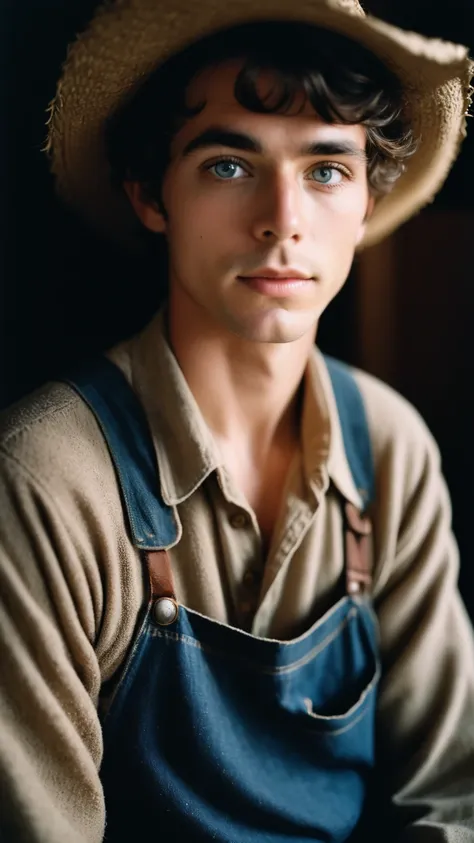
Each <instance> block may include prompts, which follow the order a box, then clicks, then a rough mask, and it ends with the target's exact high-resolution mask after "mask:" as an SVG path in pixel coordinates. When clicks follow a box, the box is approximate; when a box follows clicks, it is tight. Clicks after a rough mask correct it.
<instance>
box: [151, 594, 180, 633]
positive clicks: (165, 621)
mask: <svg viewBox="0 0 474 843" xmlns="http://www.w3.org/2000/svg"><path fill="white" fill-rule="evenodd" d="M153 617H154V618H155V621H156V623H157V624H159V625H160V626H168V625H169V624H170V623H174V621H175V620H176V618H177V617H178V604H177V603H176V601H175V600H173V599H172V598H171V597H160V598H159V600H157V601H156V603H155V604H154V606H153Z"/></svg>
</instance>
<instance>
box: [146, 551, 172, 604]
mask: <svg viewBox="0 0 474 843" xmlns="http://www.w3.org/2000/svg"><path fill="white" fill-rule="evenodd" d="M145 558H146V562H147V565H148V577H149V580H150V600H151V601H152V602H154V601H155V600H158V598H159V597H171V599H172V600H176V595H175V592H174V584H173V574H172V571H171V562H170V558H169V556H168V552H167V551H166V550H149V551H148V552H147V553H145Z"/></svg>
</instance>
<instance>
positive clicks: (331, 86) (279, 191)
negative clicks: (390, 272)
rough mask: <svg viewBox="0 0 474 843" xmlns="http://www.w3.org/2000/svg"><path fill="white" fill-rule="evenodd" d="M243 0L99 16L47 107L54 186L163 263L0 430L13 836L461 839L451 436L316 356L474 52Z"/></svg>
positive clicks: (7, 782)
mask: <svg viewBox="0 0 474 843" xmlns="http://www.w3.org/2000/svg"><path fill="white" fill-rule="evenodd" d="M253 5H254V4H250V3H246V2H245V0H237V2H235V3H234V4H232V6H229V7H224V6H214V5H213V4H212V3H211V2H207V0H200V2H199V4H197V3H196V4H194V5H193V4H192V3H189V2H188V3H187V4H186V5H185V6H183V8H180V7H179V6H176V4H175V3H172V2H171V0H169V2H167V0H165V2H162V3H160V4H159V5H158V4H152V3H147V2H146V0H134V2H131V0H122V1H121V2H116V3H113V4H107V6H106V7H104V8H103V9H101V10H100V11H99V13H98V14H97V16H96V18H95V19H94V21H93V22H92V24H91V26H90V28H89V30H88V31H87V33H85V34H84V35H83V36H81V38H80V39H78V41H77V42H76V44H75V45H74V46H73V48H72V49H71V51H70V53H69V56H68V60H67V62H66V65H65V68H64V72H63V76H62V79H61V82H60V86H59V89H58V94H57V97H56V99H55V102H54V103H53V106H52V110H51V119H50V136H49V146H50V150H51V154H52V161H53V169H54V172H55V173H56V176H57V181H58V187H59V190H60V192H61V194H62V196H63V197H64V198H66V199H67V201H69V202H70V203H71V204H72V205H73V206H74V207H76V208H77V209H78V210H80V212H81V213H83V214H84V215H85V216H86V217H88V218H89V219H90V221H91V222H93V223H94V224H95V225H97V226H100V227H101V228H102V230H103V231H104V232H107V233H108V234H110V235H112V236H113V237H115V238H119V239H120V240H122V241H125V240H128V241H129V244H130V247H131V248H137V249H138V248H145V247H148V246H149V247H150V248H151V249H152V250H153V248H154V245H155V244H156V241H158V240H159V239H160V238H161V241H163V240H165V242H166V246H167V252H168V270H167V275H166V277H165V278H163V277H162V276H161V277H160V270H159V268H157V284H161V285H163V286H164V287H165V289H166V297H165V304H164V306H163V308H162V310H161V311H160V312H159V314H158V315H157V316H156V317H155V319H154V320H153V321H152V322H151V324H150V325H149V326H148V327H147V328H146V329H145V331H144V332H143V333H142V334H141V335H139V336H138V337H135V338H132V339H131V340H129V341H127V342H124V343H123V344H122V345H121V346H119V347H118V348H115V349H113V350H112V351H111V352H109V353H108V355H107V357H104V359H103V360H98V361H96V362H95V363H94V365H93V366H92V367H89V368H88V369H87V370H85V371H82V372H79V373H76V374H75V375H74V376H71V380H70V382H68V383H61V384H59V383H55V384H48V385H46V386H45V387H44V388H42V389H40V390H39V391H38V392H37V393H35V395H33V396H31V397H29V398H28V399H26V400H25V401H23V402H21V403H20V404H19V405H18V406H17V407H16V408H12V409H11V410H10V411H9V412H8V413H7V414H6V416H5V418H4V420H3V427H2V438H1V443H2V444H1V482H0V512H1V527H0V560H1V561H0V577H1V595H2V601H3V603H2V611H1V615H0V619H1V622H2V627H3V629H2V642H3V645H2V646H3V650H2V669H1V673H0V717H1V729H0V735H1V743H0V747H1V749H0V769H1V776H2V805H1V821H0V822H1V823H2V832H3V837H2V840H6V841H9V843H10V841H12V843H13V841H25V842H26V843H33V841H34V843H40V841H41V843H65V841H67V843H69V842H70V843H99V841H101V840H103V839H104V834H105V840H107V841H110V843H119V841H120V843H121V841H130V840H132V839H140V840H144V839H148V838H150V836H153V838H154V839H156V840H162V839H163V840H170V839H171V840H176V841H193V842H194V841H208V840H209V841H210V840H216V841H227V843H241V842H242V843H244V841H245V843H250V841H252V843H257V841H272V843H282V842H283V841H300V843H301V842H302V841H308V840H314V841H345V840H349V839H351V840H355V839H360V840H364V841H366V840H367V839H369V838H370V837H374V839H379V840H384V841H390V840H397V841H404V843H408V841H426V843H438V841H452V842H453V843H454V841H457V842H458V843H461V842H462V843H468V841H469V843H472V841H474V648H473V639H472V632H471V628H470V625H469V622H468V620H467V617H466V614H465V611H464V609H463V606H462V604H461V601H460V597H459V595H458V592H457V589H456V576H457V569H458V559H457V551H456V546H455V542H454V539H453V536H452V534H451V531H450V504H449V498H448V494H447V491H446V487H445V484H444V482H443V479H442V475H441V473H440V462H439V454H438V451H437V448H436V445H435V443H434V442H433V440H432V438H431V436H430V434H429V432H428V431H427V429H426V427H425V425H424V424H423V422H422V421H421V419H420V418H419V416H418V415H417V413H416V412H415V411H414V409H413V408H412V407H410V406H409V405H408V404H407V403H406V402H405V401H404V400H403V399H402V398H401V397H400V396H398V395H397V394H395V393H394V392H393V391H392V390H390V389H389V388H388V387H387V386H385V385H383V384H381V383H380V382H378V381H376V380H375V379H373V378H371V377H370V376H368V375H367V374H364V373H362V372H359V371H356V372H351V371H349V370H348V369H346V368H345V367H344V366H341V365H340V364H337V363H336V362H335V361H332V360H330V359H327V358H325V357H323V355H322V354H321V353H320V352H319V350H318V349H317V348H316V347H315V346H314V342H315V337H316V330H317V325H318V320H319V317H320V315H321V313H322V312H323V310H324V309H325V308H326V307H327V305H328V304H329V303H330V301H331V300H332V298H333V297H334V296H335V295H336V294H337V292H338V290H339V289H340V288H341V287H342V285H343V284H344V281H345V279H346V277H347V275H348V272H349V269H350V266H351V263H352V260H353V256H354V252H355V250H356V249H357V248H358V247H361V246H364V245H367V244H370V243H373V242H375V241H376V240H377V239H380V238H381V237H383V236H384V235H386V234H388V233H389V232H390V231H391V230H393V229H394V228H395V227H396V226H397V225H398V224H400V223H401V222H403V221H404V220H405V219H407V218H408V217H409V216H410V215H411V214H413V213H414V212H415V211H416V210H418V209H419V208H421V207H422V206H423V205H424V204H425V203H426V202H428V201H429V200H430V199H431V198H432V196H433V195H434V193H435V192H436V190H437V189H438V188H439V187H440V185H441V184H442V182H443V180H444V178H445V176H446V174H447V172H448V170H449V167H450V165H451V163H452V161H453V160H454V158H455V155H456V152H457V149H458V146H459V142H460V139H461V138H462V135H463V132H464V117H465V113H466V111H467V107H468V100H469V91H470V89H469V80H470V76H471V64H470V62H469V60H468V58H467V56H466V51H465V50H464V48H462V47H459V46H456V45H451V44H442V43H440V42H434V41H428V40H426V39H424V38H422V37H419V36H417V35H414V34H410V35H407V34H405V33H402V32H400V31H399V30H397V29H395V28H393V27H390V26H387V25H385V24H383V23H382V22H380V21H376V20H375V19H372V18H369V17H365V16H364V15H363V13H362V11H361V9H360V7H359V6H358V5H357V2H356V0H346V2H343V0H339V2H337V0H333V2H323V0H313V2H312V3H305V2H300V4H299V8H296V7H295V5H294V4H290V3H287V2H285V0H272V2H271V1H270V0H269V2H265V3H264V4H262V5H261V6H260V8H259V10H258V13H257V11H256V10H255V9H253ZM257 15H258V18H257V17H256V16H257ZM149 241H150V242H149ZM161 272H163V270H161ZM380 283H381V284H383V278H381V279H380ZM133 294H134V288H133V279H131V287H130V295H133ZM374 610H375V611H374Z"/></svg>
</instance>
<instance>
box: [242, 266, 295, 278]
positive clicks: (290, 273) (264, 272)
mask: <svg viewBox="0 0 474 843" xmlns="http://www.w3.org/2000/svg"><path fill="white" fill-rule="evenodd" d="M240 277H241V278H243V279H244V280H247V279H250V278H267V279H268V280H276V281H288V280H294V279H298V280H300V281H311V280H312V276H311V275H308V274H307V273H305V272H302V271H301V270H300V269H294V268H293V267H285V268H284V269H283V268H281V269H275V268H273V267H268V266H267V267H263V268H262V269H257V270H255V271H254V272H252V274H251V275H241V276H240Z"/></svg>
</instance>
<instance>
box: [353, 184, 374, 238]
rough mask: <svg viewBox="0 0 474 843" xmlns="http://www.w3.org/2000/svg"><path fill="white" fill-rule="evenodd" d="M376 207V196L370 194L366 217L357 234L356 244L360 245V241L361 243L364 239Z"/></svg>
mask: <svg viewBox="0 0 474 843" xmlns="http://www.w3.org/2000/svg"><path fill="white" fill-rule="evenodd" d="M374 208H375V196H369V199H368V202H367V210H366V212H365V217H364V219H363V220H362V222H361V224H360V229H359V232H358V234H357V239H356V246H358V245H359V243H361V242H362V240H363V239H364V235H365V230H366V228H367V223H368V221H369V220H370V218H371V216H372V213H373V210H374Z"/></svg>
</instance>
